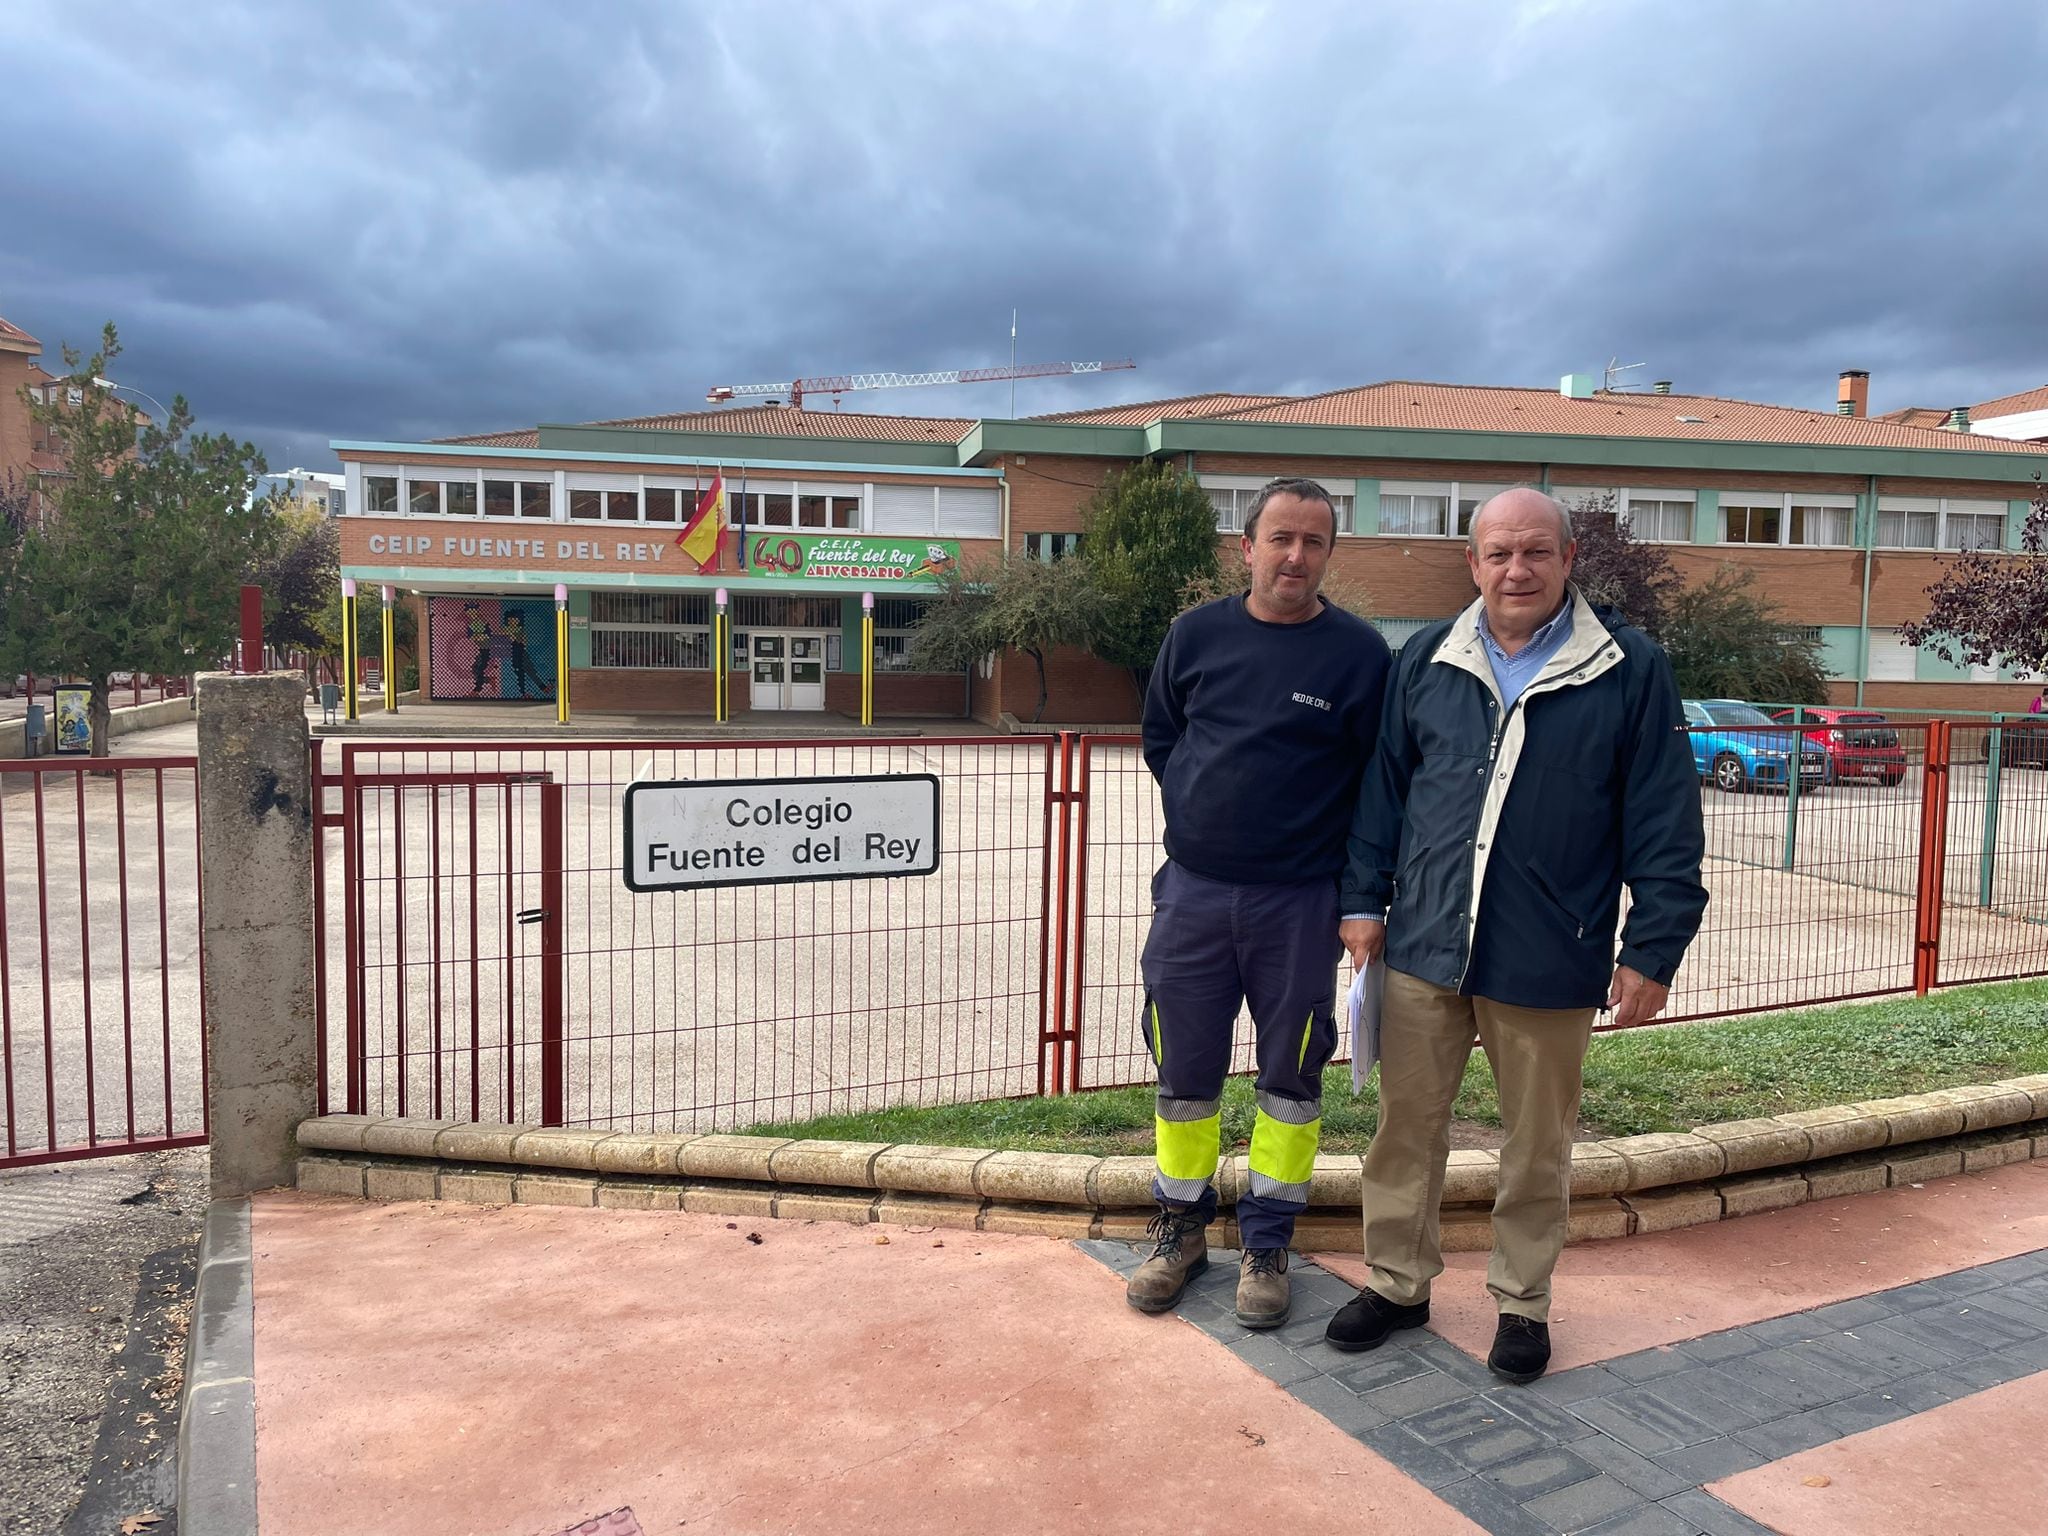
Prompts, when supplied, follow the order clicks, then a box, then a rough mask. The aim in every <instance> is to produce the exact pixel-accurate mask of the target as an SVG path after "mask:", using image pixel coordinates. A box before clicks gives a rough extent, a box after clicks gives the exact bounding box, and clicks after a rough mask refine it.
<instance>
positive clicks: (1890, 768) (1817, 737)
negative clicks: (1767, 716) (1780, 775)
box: [1771, 704, 1906, 788]
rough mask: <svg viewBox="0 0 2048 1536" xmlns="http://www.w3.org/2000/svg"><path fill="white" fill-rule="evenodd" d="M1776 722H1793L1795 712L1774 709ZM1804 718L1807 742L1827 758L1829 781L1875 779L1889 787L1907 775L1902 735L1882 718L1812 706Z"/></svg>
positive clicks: (1849, 710) (1802, 716) (1835, 707)
mask: <svg viewBox="0 0 2048 1536" xmlns="http://www.w3.org/2000/svg"><path fill="white" fill-rule="evenodd" d="M1771 718H1772V719H1773V720H1790V719H1791V718H1792V711H1791V710H1789V709H1774V710H1772V711H1771ZM1801 718H1802V719H1803V720H1804V721H1805V722H1806V723H1807V725H1808V730H1807V732H1806V739H1807V740H1808V741H1810V742H1812V743H1813V744H1814V745H1815V746H1818V747H1819V748H1821V750H1822V751H1824V752H1826V753H1827V755H1828V779H1829V781H1830V782H1831V783H1836V784H1839V783H1841V782H1842V781H1843V780H1844V779H1875V780H1877V782H1878V783H1880V784H1883V785H1885V786H1886V787H1887V788H1889V787H1890V786H1891V785H1893V784H1896V783H1898V782H1899V781H1900V780H1901V779H1903V778H1905V776H1906V749H1905V748H1904V747H1903V746H1901V745H1900V744H1899V733H1898V732H1897V731H1895V730H1893V729H1892V727H1891V724H1890V722H1889V721H1887V720H1886V719H1885V717H1884V716H1883V715H1874V714H1872V713H1871V712H1870V711H1869V710H1867V709H1843V708H1839V707H1837V706H1835V705H1830V704H1809V705H1807V706H1806V708H1805V710H1804V711H1803V712H1802V715H1801Z"/></svg>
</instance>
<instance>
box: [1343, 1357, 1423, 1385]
mask: <svg viewBox="0 0 2048 1536" xmlns="http://www.w3.org/2000/svg"><path fill="white" fill-rule="evenodd" d="M1338 1359H1339V1361H1340V1362H1342V1363H1340V1364H1339V1365H1337V1366H1336V1367H1334V1368H1333V1369H1332V1370H1331V1371H1330V1374H1331V1375H1332V1376H1335V1377H1336V1378H1337V1379H1338V1380H1339V1381H1341V1382H1343V1383H1344V1385H1345V1386H1347V1387H1349V1388H1350V1389H1351V1390H1352V1391H1354V1392H1376V1391H1378V1390H1379V1389H1380V1388H1381V1387H1391V1386H1392V1385H1393V1384H1394V1383H1395V1382H1397V1381H1407V1380H1409V1379H1410V1378H1411V1377H1415V1376H1424V1375H1428V1374H1431V1367H1430V1364H1429V1362H1428V1361H1427V1360H1418V1359H1416V1358H1415V1356H1413V1355H1411V1354H1409V1353H1408V1352H1407V1351H1406V1350H1400V1349H1376V1350H1374V1351H1372V1352H1371V1353H1370V1354H1366V1355H1339V1356H1338Z"/></svg>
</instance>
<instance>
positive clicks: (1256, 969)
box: [1143, 860, 1342, 1248]
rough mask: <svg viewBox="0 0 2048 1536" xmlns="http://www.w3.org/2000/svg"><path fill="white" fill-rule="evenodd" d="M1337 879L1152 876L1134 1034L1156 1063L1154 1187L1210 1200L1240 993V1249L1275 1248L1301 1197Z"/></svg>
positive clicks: (1325, 1049)
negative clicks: (1249, 1110) (1246, 1134)
mask: <svg viewBox="0 0 2048 1536" xmlns="http://www.w3.org/2000/svg"><path fill="white" fill-rule="evenodd" d="M1341 952H1342V945H1341V944H1340V943H1339V942H1338V939H1337V881H1336V877H1335V876H1334V875H1332V876H1330V877H1329V878H1326V879H1321V880H1311V881H1306V882H1300V883H1292V884H1285V885H1234V884H1229V883H1227V882H1224V881H1220V880H1209V879H1205V878H1203V877H1202V876H1200V875H1197V874H1194V873H1193V872H1191V871H1189V870H1187V869H1185V868H1183V867H1182V866H1180V865H1178V864H1176V863H1174V862H1173V861H1171V860H1168V861H1167V862H1166V863H1165V864H1164V865H1162V866H1161V867H1160V870H1159V873H1158V874H1157V875H1155V876H1153V879H1152V932H1151V934H1150V935H1149V936H1148V937H1147V938H1146V940H1145V954H1144V961H1143V967H1144V976H1145V1013H1144V1019H1143V1030H1144V1036H1145V1043H1146V1045H1147V1046H1148V1047H1150V1049H1151V1051H1152V1059H1153V1061H1154V1062H1155V1063H1156V1064H1157V1066H1158V1069H1159V1103H1158V1108H1157V1112H1156V1119H1155V1121H1154V1131H1155V1135H1156V1138H1157V1140H1156V1154H1157V1158H1158V1173H1157V1176H1156V1177H1155V1179H1154V1181H1153V1193H1154V1194H1155V1195H1157V1197H1158V1198H1159V1199H1161V1200H1163V1201H1165V1202H1167V1203H1169V1204H1172V1205H1177V1206H1187V1207H1191V1208H1193V1209H1195V1210H1197V1211H1198V1212H1199V1213H1200V1214H1201V1216H1202V1217H1203V1219H1204V1220H1209V1219H1212V1218H1213V1217H1214V1216H1215V1213H1216V1184H1215V1178H1216V1164H1217V1161H1218V1159H1219V1157H1220V1155H1221V1150H1222V1147H1221V1137H1222V1114H1221V1111H1222V1098H1223V1080H1224V1078H1225V1077H1226V1076H1227V1075H1228V1074H1229V1071H1230V1066H1231V1054H1232V1044H1233V1041H1234V1038H1235V1035H1236V1030H1237V1018H1238V1014H1239V1012H1240V1011H1241V1010H1242V1009H1243V1008H1244V1007H1245V1005H1246V1004H1247V1003H1249V1004H1250V1006H1251V1014H1252V1025H1253V1028H1254V1031H1255V1035H1256V1044H1255V1046H1254V1055H1255V1057H1256V1060H1257V1063H1258V1080H1257V1089H1258V1115H1257V1118H1256V1120H1255V1122H1254V1124H1253V1128H1252V1144H1251V1156H1250V1159H1249V1163H1250V1170H1249V1175H1248V1177H1247V1179H1246V1184H1245V1188H1244V1189H1243V1190H1242V1191H1241V1192H1240V1193H1239V1195H1238V1201H1237V1224H1238V1231H1239V1236H1240V1240H1241V1241H1242V1243H1243V1244H1244V1246H1245V1247H1247V1248H1285V1247H1287V1246H1288V1245H1289V1243H1290V1242H1291V1241H1292V1240H1293V1236H1294V1218H1295V1217H1296V1216H1298V1215H1299V1214H1300V1213H1301V1211H1302V1209H1303V1207H1304V1206H1306V1205H1307V1203H1308V1185H1309V1178H1310V1176H1311V1175H1312V1174H1313V1173H1314V1171H1315V1157H1316V1143H1317V1140H1318V1137H1319V1136H1320V1134H1321V1131H1322V1114H1323V1109H1322V1103H1323V1067H1324V1064H1325V1063H1327V1062H1328V1061H1329V1059H1330V1057H1331V1055H1332V1054H1334V1053H1335V1051H1336V1049H1337V1021H1336V1017H1335V1013H1334V1008H1333V1004H1334V1003H1335V999H1336V987H1337V959H1338V956H1339V954H1340V953H1341Z"/></svg>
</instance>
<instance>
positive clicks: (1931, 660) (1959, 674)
mask: <svg viewBox="0 0 2048 1536" xmlns="http://www.w3.org/2000/svg"><path fill="white" fill-rule="evenodd" d="M1913 680H1914V681H1915V682H1921V683H1967V682H1968V681H1969V680H1970V669H1969V667H1967V666H1965V665H1964V664H1963V663H1961V662H1956V661H1949V660H1947V659H1946V658H1944V657H1942V656H1939V655H1937V654H1936V653H1935V652H1934V651H1933V650H1932V649H1931V648H1930V647H1928V646H1924V645H1923V646H1922V647H1920V649H1919V650H1917V651H1916V652H1914V653H1913Z"/></svg>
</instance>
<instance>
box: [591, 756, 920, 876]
mask: <svg viewBox="0 0 2048 1536" xmlns="http://www.w3.org/2000/svg"><path fill="white" fill-rule="evenodd" d="M625 827H626V849H625V869H624V874H625V877H626V889H627V890H629V891H686V890H693V889H696V888H698V887H701V886H714V885H789V884H795V883H797V882H799V881H806V880H880V879H888V878H892V877H897V876H904V875H929V874H931V873H932V872H933V871H934V870H936V869H937V868H938V867H939V781H938V779H937V777H936V776H934V775H932V774H929V773H905V774H870V775H864V776H860V777H855V778H821V779H702V780H689V779H685V780H682V781H680V782H676V783H643V782H636V783H632V784H628V785H627V786H626V814H625Z"/></svg>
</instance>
